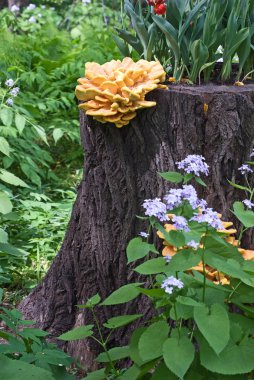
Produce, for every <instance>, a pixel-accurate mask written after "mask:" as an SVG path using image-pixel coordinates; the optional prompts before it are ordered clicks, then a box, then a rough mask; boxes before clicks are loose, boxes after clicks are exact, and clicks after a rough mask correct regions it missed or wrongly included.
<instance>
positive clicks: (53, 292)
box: [21, 85, 254, 368]
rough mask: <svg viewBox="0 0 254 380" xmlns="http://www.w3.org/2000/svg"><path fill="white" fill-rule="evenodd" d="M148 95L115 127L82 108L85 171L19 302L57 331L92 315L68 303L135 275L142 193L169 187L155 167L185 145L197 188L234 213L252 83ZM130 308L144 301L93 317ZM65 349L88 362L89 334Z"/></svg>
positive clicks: (251, 122)
mask: <svg viewBox="0 0 254 380" xmlns="http://www.w3.org/2000/svg"><path fill="white" fill-rule="evenodd" d="M147 98H148V99H150V100H156V101H157V106H156V107H154V108H152V109H149V110H143V111H141V112H139V113H138V116H137V118H136V119H135V120H133V121H132V122H131V124H130V125H129V126H126V127H124V128H122V129H117V128H115V127H114V126H113V125H105V124H104V125H103V124H100V123H97V122H95V121H93V120H92V119H90V118H89V119H87V117H86V116H85V115H83V114H82V115H81V137H82V144H83V147H84V151H85V163H84V179H83V180H82V182H81V184H80V187H79V189H78V196H77V200H76V202H75V205H74V208H73V212H72V216H71V220H70V223H69V227H68V230H67V233H66V236H65V239H64V242H63V245H62V247H61V249H60V252H59V254H58V255H57V257H56V259H55V261H54V262H53V264H52V266H51V268H50V270H49V272H48V274H47V275H46V277H45V279H44V280H43V281H42V283H41V284H40V285H39V286H38V287H37V288H36V289H35V290H34V291H33V292H32V293H31V294H30V295H29V297H28V298H27V299H26V300H25V301H23V303H22V305H21V309H22V310H23V312H24V313H25V315H26V316H27V317H29V319H31V318H32V319H35V320H36V321H38V322H39V324H40V325H41V327H43V328H44V329H47V330H49V331H50V332H52V334H53V335H54V336H57V335H59V334H60V333H62V332H64V331H66V330H68V329H71V328H73V327H74V326H78V325H81V324H84V323H86V324H87V323H91V322H92V318H91V315H90V313H89V311H87V310H83V311H80V310H79V309H77V307H76V306H75V305H77V304H82V303H84V302H85V301H86V299H87V298H88V297H90V296H92V295H94V294H95V293H97V292H99V293H100V295H101V297H102V298H104V297H106V296H107V295H108V294H109V293H110V292H112V291H113V290H114V289H116V288H118V287H120V286H121V285H123V284H125V283H126V282H127V281H136V280H137V275H135V274H134V273H133V272H132V270H131V268H129V267H128V266H127V265H126V258H125V250H126V246H127V243H128V241H129V240H130V239H131V238H132V237H134V236H135V235H137V233H138V232H140V231H141V230H143V228H144V226H142V223H144V222H142V221H141V220H139V219H137V218H136V215H141V214H142V213H143V210H142V206H141V205H142V202H143V200H144V199H147V198H153V197H156V196H162V195H163V194H164V193H165V192H166V190H167V189H168V188H169V184H167V183H165V182H164V181H163V180H162V179H161V178H160V177H159V176H158V175H157V174H156V173H157V172H162V171H169V170H175V169H176V166H175V163H176V162H177V161H179V160H181V159H183V158H185V157H186V155H188V154H192V153H196V154H202V155H204V156H205V158H206V160H207V163H208V164H209V166H210V175H209V178H208V179H207V183H208V187H207V188H206V189H205V190H202V191H203V192H204V193H203V194H202V195H203V196H204V197H205V198H206V199H207V201H208V203H209V205H210V206H212V207H214V208H215V209H217V210H218V211H220V212H222V214H223V217H224V219H232V215H231V214H230V212H229V207H230V206H231V205H232V202H233V201H234V200H235V199H239V193H237V192H236V191H235V189H233V188H232V187H231V186H230V185H229V184H228V182H227V180H228V179H230V180H232V181H236V182H240V181H242V179H243V178H242V177H241V174H240V173H239V171H238V167H239V166H240V165H241V164H242V163H243V162H244V161H245V160H247V159H248V156H249V153H250V152H251V149H252V148H253V145H254V86H252V85H250V86H245V87H242V88H238V87H224V86H218V87H215V86H211V87H209V86H204V87H171V88H170V90H169V91H164V90H157V91H154V92H152V93H150V94H149V95H148V97H147ZM204 103H207V104H208V107H209V108H208V111H207V114H205V113H204ZM152 238H153V237H151V239H152ZM248 241H249V242H250V236H249V238H248ZM134 310H135V312H140V311H141V312H143V313H144V314H145V315H147V313H149V305H148V304H147V303H145V302H144V301H142V302H141V301H136V302H133V303H130V304H129V305H123V306H120V307H117V308H116V307H107V308H105V309H100V312H99V320H100V321H105V319H107V318H109V317H111V316H112V314H113V313H117V314H118V315H120V314H121V313H122V314H124V313H132V312H133V311H134ZM126 331H127V333H126ZM128 333H129V330H128V329H127V330H126V329H121V330H119V331H117V332H116V333H115V334H114V335H113V336H112V344H115V345H121V344H124V343H125V342H126V336H127V335H128ZM67 349H68V351H69V352H70V353H72V354H75V355H78V356H79V357H80V358H81V360H82V361H83V362H85V363H86V364H87V365H88V367H90V368H91V366H92V365H91V363H92V358H93V356H94V353H95V351H96V347H94V345H93V344H92V342H91V341H86V342H79V343H78V344H77V343H75V344H72V343H71V344H68V347H67Z"/></svg>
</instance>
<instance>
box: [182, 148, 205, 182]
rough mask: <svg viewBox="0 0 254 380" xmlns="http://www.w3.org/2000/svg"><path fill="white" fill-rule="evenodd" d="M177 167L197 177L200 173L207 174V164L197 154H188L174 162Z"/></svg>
mask: <svg viewBox="0 0 254 380" xmlns="http://www.w3.org/2000/svg"><path fill="white" fill-rule="evenodd" d="M176 165H177V167H178V169H183V170H184V171H185V172H186V173H193V174H195V175H196V176H197V177H199V176H200V174H201V173H202V174H205V175H208V165H207V164H206V162H205V158H204V157H203V156H200V155H198V154H190V155H189V156H187V157H186V158H185V159H184V160H182V161H179V162H177V163H176Z"/></svg>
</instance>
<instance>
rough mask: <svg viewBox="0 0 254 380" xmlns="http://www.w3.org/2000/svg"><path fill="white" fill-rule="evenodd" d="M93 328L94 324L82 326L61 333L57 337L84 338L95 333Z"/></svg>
mask: <svg viewBox="0 0 254 380" xmlns="http://www.w3.org/2000/svg"><path fill="white" fill-rule="evenodd" d="M92 328H93V325H87V326H80V327H77V328H75V329H73V330H70V331H68V332H66V333H64V334H62V335H60V336H59V337H58V338H57V339H61V340H68V341H69V340H78V339H84V338H87V337H89V336H92V335H93V330H92Z"/></svg>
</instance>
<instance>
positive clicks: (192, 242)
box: [187, 240, 199, 249]
mask: <svg viewBox="0 0 254 380" xmlns="http://www.w3.org/2000/svg"><path fill="white" fill-rule="evenodd" d="M187 246H188V247H190V248H194V249H197V248H198V246H199V243H196V242H195V240H191V241H189V242H188V243H187Z"/></svg>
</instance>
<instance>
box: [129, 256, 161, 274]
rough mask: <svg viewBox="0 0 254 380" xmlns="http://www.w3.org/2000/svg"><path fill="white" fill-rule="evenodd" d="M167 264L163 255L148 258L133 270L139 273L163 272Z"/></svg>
mask: <svg viewBox="0 0 254 380" xmlns="http://www.w3.org/2000/svg"><path fill="white" fill-rule="evenodd" d="M166 268H167V266H166V261H165V259H164V258H163V257H158V258H156V259H150V260H147V261H145V262H144V263H143V264H140V265H138V266H137V267H136V268H135V269H134V270H135V272H138V273H140V274H148V275H149V274H157V273H163V272H165V270H166Z"/></svg>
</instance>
